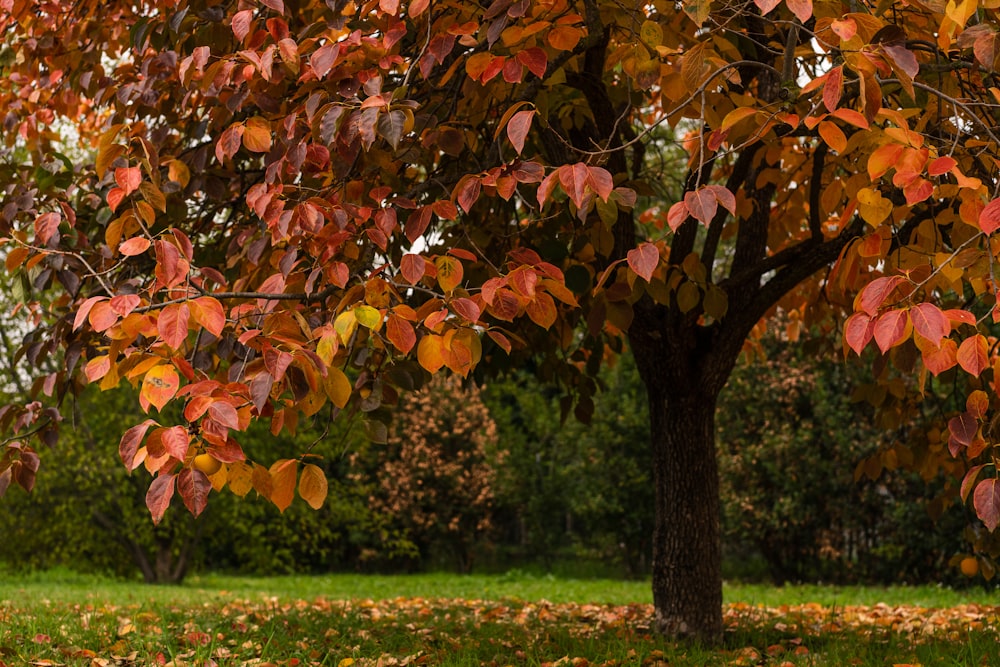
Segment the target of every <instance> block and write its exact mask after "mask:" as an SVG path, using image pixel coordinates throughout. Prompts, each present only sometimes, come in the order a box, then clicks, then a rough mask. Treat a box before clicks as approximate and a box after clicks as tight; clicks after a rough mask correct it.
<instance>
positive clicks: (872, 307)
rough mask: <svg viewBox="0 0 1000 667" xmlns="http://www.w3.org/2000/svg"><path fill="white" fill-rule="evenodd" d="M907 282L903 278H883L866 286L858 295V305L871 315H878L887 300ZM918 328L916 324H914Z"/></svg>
mask: <svg viewBox="0 0 1000 667" xmlns="http://www.w3.org/2000/svg"><path fill="white" fill-rule="evenodd" d="M905 281H906V278H904V277H903V276H882V277H880V278H876V279H875V280H873V281H871V282H870V283H868V284H867V285H865V287H864V289H862V290H861V293H860V294H859V295H858V299H857V305H858V306H860V308H861V310H863V311H864V312H866V313H868V314H869V315H872V316H874V315H876V314H878V309H879V308H881V307H882V304H883V303H885V300H886V299H887V298H888V297H889V295H890V294H892V291H893V290H895V289H896V287H898V286H899V285H900V284H902V283H903V282H905ZM914 326H916V322H914Z"/></svg>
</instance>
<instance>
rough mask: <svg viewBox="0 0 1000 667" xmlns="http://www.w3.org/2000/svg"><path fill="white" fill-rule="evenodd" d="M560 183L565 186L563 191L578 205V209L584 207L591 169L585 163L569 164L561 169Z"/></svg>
mask: <svg viewBox="0 0 1000 667" xmlns="http://www.w3.org/2000/svg"><path fill="white" fill-rule="evenodd" d="M558 174H559V183H561V184H562V186H563V191H564V192H565V193H566V194H567V195H569V198H570V201H572V202H573V203H574V204H576V207H577V208H581V207H583V199H584V194H585V190H586V187H587V178H588V177H589V175H590V169H589V168H588V167H587V165H586V164H584V163H583V162H578V163H576V164H567V165H563V166H562V167H559V170H558Z"/></svg>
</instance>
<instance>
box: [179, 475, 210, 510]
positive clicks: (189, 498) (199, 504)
mask: <svg viewBox="0 0 1000 667" xmlns="http://www.w3.org/2000/svg"><path fill="white" fill-rule="evenodd" d="M211 490H212V483H211V482H210V481H208V475H206V474H205V473H203V472H202V471H200V470H195V469H192V468H185V469H184V470H182V471H181V472H180V474H179V475H177V491H178V492H179V493H180V494H181V500H183V501H184V506H185V507H187V508H188V511H189V512H191V514H193V515H194V516H198V515H199V514H201V513H202V512H203V511H204V509H205V506H206V505H208V493H209V491H211Z"/></svg>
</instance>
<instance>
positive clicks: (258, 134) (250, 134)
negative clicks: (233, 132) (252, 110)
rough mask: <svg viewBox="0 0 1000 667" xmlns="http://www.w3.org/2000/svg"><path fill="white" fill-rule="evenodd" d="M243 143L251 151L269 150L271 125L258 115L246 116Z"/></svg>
mask: <svg viewBox="0 0 1000 667" xmlns="http://www.w3.org/2000/svg"><path fill="white" fill-rule="evenodd" d="M243 145H244V146H246V147H247V150H248V151H251V152H253V153H266V152H268V151H269V150H271V125H270V124H269V123H268V122H267V121H266V120H264V119H263V118H261V117H260V116H254V117H252V118H248V119H247V121H246V126H245V128H244V131H243Z"/></svg>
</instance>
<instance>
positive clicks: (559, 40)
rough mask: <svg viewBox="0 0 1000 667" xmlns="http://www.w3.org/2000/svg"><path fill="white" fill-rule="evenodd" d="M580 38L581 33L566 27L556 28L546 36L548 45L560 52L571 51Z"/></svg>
mask: <svg viewBox="0 0 1000 667" xmlns="http://www.w3.org/2000/svg"><path fill="white" fill-rule="evenodd" d="M581 37H583V31H581V30H580V29H579V28H574V27H572V26H568V25H560V26H556V27H555V28H553V29H552V30H550V31H549V33H548V35H547V39H548V42H549V45H550V46H551V47H552V48H554V49H559V50H560V51H572V50H573V49H574V48H576V45H577V43H579V41H580V38H581Z"/></svg>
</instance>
